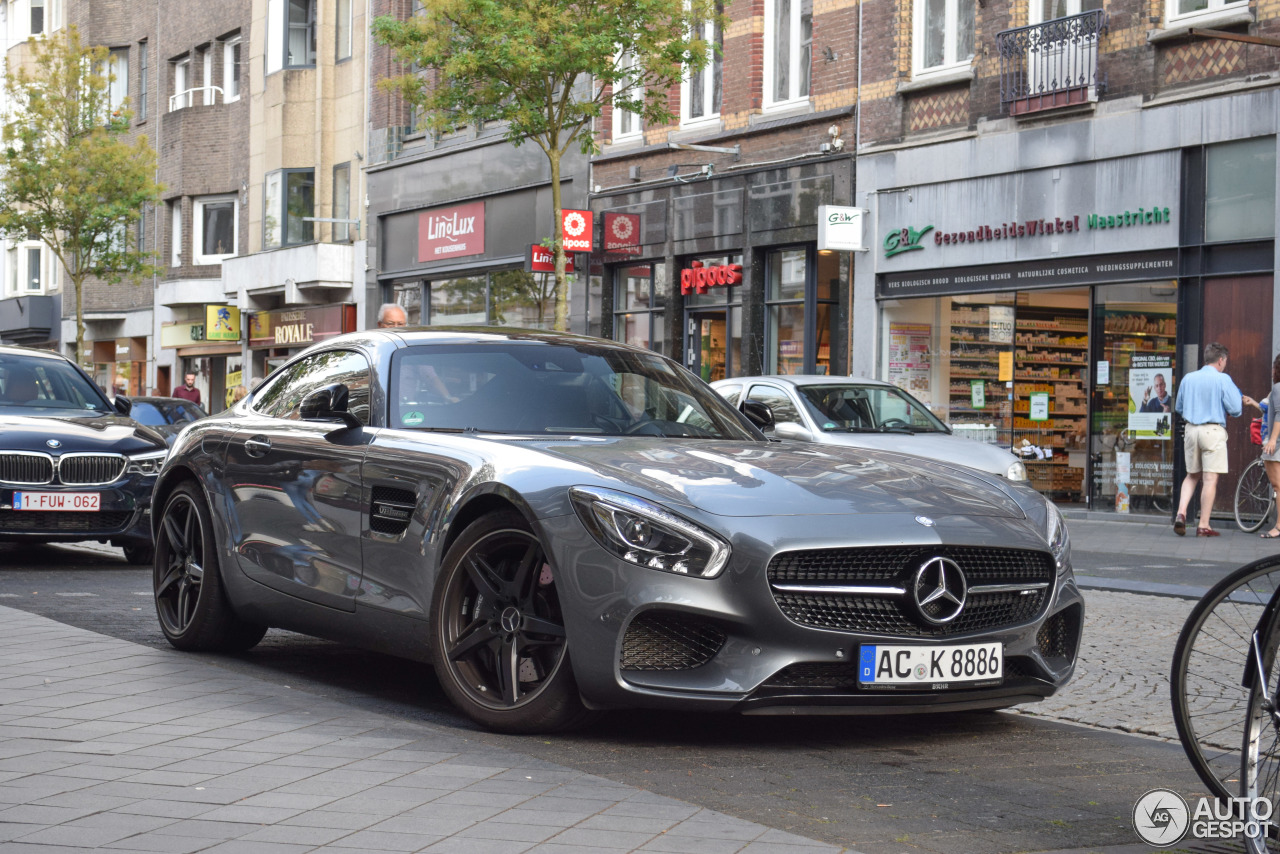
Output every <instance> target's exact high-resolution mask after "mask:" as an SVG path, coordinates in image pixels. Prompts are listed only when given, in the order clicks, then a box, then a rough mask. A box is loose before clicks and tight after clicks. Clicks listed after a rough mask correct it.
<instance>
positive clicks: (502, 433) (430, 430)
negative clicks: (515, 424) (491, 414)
mask: <svg viewBox="0 0 1280 854" xmlns="http://www.w3.org/2000/svg"><path fill="white" fill-rule="evenodd" d="M403 429H407V430H421V431H423V432H426V433H493V434H495V435H498V436H509V435H511V434H510V432H508V431H506V430H490V429H488V428H484V429H481V428H479V427H406V428H403Z"/></svg>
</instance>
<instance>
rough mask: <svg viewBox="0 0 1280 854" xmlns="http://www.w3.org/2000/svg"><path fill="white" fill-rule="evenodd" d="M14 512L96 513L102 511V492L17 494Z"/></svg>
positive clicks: (14, 497)
mask: <svg viewBox="0 0 1280 854" xmlns="http://www.w3.org/2000/svg"><path fill="white" fill-rule="evenodd" d="M13 509H14V510H64V511H65V510H72V511H79V512H82V513H96V512H97V511H99V510H101V509H102V493H100V492H15V493H14V494H13Z"/></svg>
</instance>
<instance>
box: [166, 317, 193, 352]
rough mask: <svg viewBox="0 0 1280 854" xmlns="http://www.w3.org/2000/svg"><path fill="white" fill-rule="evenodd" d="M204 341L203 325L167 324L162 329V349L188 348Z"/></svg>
mask: <svg viewBox="0 0 1280 854" xmlns="http://www.w3.org/2000/svg"><path fill="white" fill-rule="evenodd" d="M203 340H204V324H203V323H166V324H165V325H164V326H161V327H160V347H161V349H165V350H168V349H172V348H174V347H188V346H190V345H191V344H192V343H193V342H196V341H203Z"/></svg>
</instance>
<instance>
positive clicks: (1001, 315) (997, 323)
mask: <svg viewBox="0 0 1280 854" xmlns="http://www.w3.org/2000/svg"><path fill="white" fill-rule="evenodd" d="M987 311H988V315H987V317H988V321H989V325H990V328H989V329H988V335H989V338H990V340H991V343H992V344H1012V343H1013V306H1011V305H993V306H991V307H990V308H989V309H987Z"/></svg>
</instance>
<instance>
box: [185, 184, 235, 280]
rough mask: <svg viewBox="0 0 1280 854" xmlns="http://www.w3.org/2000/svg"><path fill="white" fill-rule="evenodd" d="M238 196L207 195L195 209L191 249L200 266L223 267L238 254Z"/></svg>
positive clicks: (192, 216)
mask: <svg viewBox="0 0 1280 854" xmlns="http://www.w3.org/2000/svg"><path fill="white" fill-rule="evenodd" d="M238 219H239V217H238V216H236V197H235V196H234V195H229V196H203V197H201V198H198V199H195V200H194V203H193V205H192V208H191V244H192V245H191V250H192V254H193V256H194V259H195V260H194V263H196V264H221V263H222V262H223V261H225V260H226V259H228V258H232V257H234V256H235V255H236V246H237V240H238V237H239V223H238V222H237V220H238Z"/></svg>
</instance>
